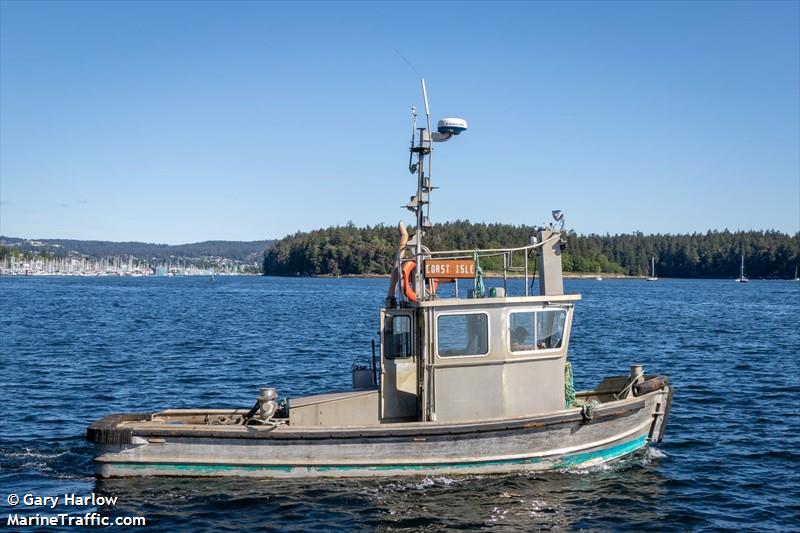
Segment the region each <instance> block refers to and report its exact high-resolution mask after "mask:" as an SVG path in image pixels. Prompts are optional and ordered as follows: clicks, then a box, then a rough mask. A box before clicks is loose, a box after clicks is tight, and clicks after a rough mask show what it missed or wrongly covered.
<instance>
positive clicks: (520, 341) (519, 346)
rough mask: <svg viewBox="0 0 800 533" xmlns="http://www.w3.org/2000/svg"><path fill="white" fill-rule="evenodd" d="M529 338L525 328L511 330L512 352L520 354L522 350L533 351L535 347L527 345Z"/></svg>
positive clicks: (519, 327) (518, 327)
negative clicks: (526, 341) (526, 340)
mask: <svg viewBox="0 0 800 533" xmlns="http://www.w3.org/2000/svg"><path fill="white" fill-rule="evenodd" d="M526 338H528V330H527V329H525V327H524V326H517V327H516V328H514V329H512V330H511V351H512V352H519V351H522V350H532V349H533V348H534V346H533V345H532V344H531V345H527V344H525V339H526Z"/></svg>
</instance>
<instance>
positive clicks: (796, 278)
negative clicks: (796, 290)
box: [792, 267, 800, 281]
mask: <svg viewBox="0 0 800 533" xmlns="http://www.w3.org/2000/svg"><path fill="white" fill-rule="evenodd" d="M792 281H800V278H798V277H797V267H794V279H793V280H792Z"/></svg>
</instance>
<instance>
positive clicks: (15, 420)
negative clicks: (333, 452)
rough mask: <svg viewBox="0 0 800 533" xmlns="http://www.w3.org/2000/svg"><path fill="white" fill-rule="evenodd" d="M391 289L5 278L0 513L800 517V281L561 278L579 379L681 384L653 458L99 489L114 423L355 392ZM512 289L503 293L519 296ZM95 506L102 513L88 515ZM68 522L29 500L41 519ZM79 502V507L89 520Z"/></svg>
mask: <svg viewBox="0 0 800 533" xmlns="http://www.w3.org/2000/svg"><path fill="white" fill-rule="evenodd" d="M386 284H387V281H386V280H382V279H378V280H361V279H341V280H335V279H276V278H262V277H246V278H218V279H217V281H216V282H213V283H212V282H211V281H209V279H208V278H203V279H199V278H133V279H111V278H91V279H80V278H0V335H2V344H1V345H0V390H2V400H3V404H2V405H3V409H2V424H0V495H1V496H2V503H0V520H2V524H3V525H4V526H5V524H6V517H7V514H8V512H9V510H10V508H9V506H8V505H7V503H6V496H7V494H8V493H10V492H16V493H19V494H20V495H21V494H24V493H26V492H32V493H35V494H37V495H42V496H53V495H63V494H64V493H65V492H67V493H72V492H77V493H81V494H84V493H91V492H92V491H94V492H97V493H99V494H103V495H111V496H117V497H118V498H119V503H118V505H117V506H116V507H113V508H110V507H106V508H100V509H99V510H100V511H101V512H103V513H107V514H111V515H114V514H116V515H143V516H145V517H146V518H147V520H148V527H147V530H148V531H156V530H164V531H192V532H199V531H249V530H280V531H292V530H297V531H302V530H309V529H317V530H329V529H336V530H426V531H439V530H445V529H455V528H460V529H484V528H492V527H497V528H500V529H504V528H505V529H508V530H515V529H516V530H536V529H557V530H563V529H567V530H575V529H589V530H615V531H618V530H640V529H644V528H647V529H653V528H656V529H659V530H680V531H685V530H698V531H699V530H724V529H731V530H733V529H736V530H740V531H741V530H759V531H764V530H775V531H785V530H788V529H795V530H796V529H797V528H798V524H800V474H798V468H799V467H800V407H799V405H800V377H799V376H800V368H798V366H799V365H798V352H800V283H792V282H779V281H772V282H767V281H763V282H759V281H754V282H751V283H749V284H747V285H740V284H737V283H734V282H733V281H731V280H725V281H677V280H676V281H670V280H661V281H659V282H657V283H646V282H644V281H631V280H625V281H623V280H619V281H615V280H605V281H602V282H597V281H594V280H586V281H567V283H566V285H567V290H568V291H569V292H580V293H582V294H583V297H584V301H582V302H579V304H578V308H577V312H576V317H575V324H574V329H573V333H574V334H573V339H572V344H571V356H570V357H571V360H572V363H573V366H574V368H575V378H576V382H577V383H576V385H577V386H579V387H580V388H588V387H591V386H593V385H594V384H595V383H596V382H597V381H598V380H599V379H600V378H601V377H602V376H603V375H606V374H624V373H627V371H628V365H629V364H630V363H634V362H639V363H643V364H645V368H646V369H647V370H648V371H650V372H663V373H667V374H669V375H670V378H671V380H672V382H673V383H674V384H675V386H676V389H677V393H676V398H675V403H674V405H673V411H672V415H671V418H670V423H669V426H668V428H667V435H666V438H665V441H664V443H663V445H662V446H660V447H659V448H657V449H651V450H648V451H642V452H638V453H637V454H635V455H633V456H631V457H630V458H627V459H624V460H622V461H618V462H616V463H614V464H612V465H610V466H604V467H598V468H595V469H589V470H578V471H567V472H557V473H549V474H544V475H542V474H536V475H532V474H525V475H507V476H473V477H458V476H453V477H425V478H423V477H420V478H408V479H384V480H369V481H348V480H329V481H270V480H247V479H244V480H243V479H221V480H207V479H131V480H112V481H98V480H95V479H94V478H93V477H92V469H91V458H92V448H91V447H90V445H88V444H87V443H85V442H84V440H83V435H84V431H85V427H86V426H87V425H88V424H89V423H90V422H92V421H93V420H95V419H97V418H99V417H101V416H103V415H105V414H107V413H109V412H115V411H149V410H158V409H162V408H165V407H192V406H209V407H249V406H250V405H252V403H253V401H254V399H255V396H256V395H257V392H258V387H259V386H261V385H267V384H269V385H274V386H277V387H278V389H279V393H280V394H282V395H288V396H291V395H295V394H305V393H315V392H321V391H324V390H326V389H337V388H339V389H341V388H347V387H349V380H350V376H349V372H350V365H351V364H352V362H353V361H354V360H363V361H366V360H367V359H368V356H369V353H370V348H369V343H370V340H371V339H373V338H375V337H376V330H377V327H378V325H377V308H378V307H379V306H380V305H381V303H382V300H383V296H384V293H385V288H386ZM520 287H521V285H518V286H517V287H516V290H517V291H519V290H520ZM89 510H93V509H89ZM59 511H61V512H65V511H73V512H74V509H72V508H64V507H59V508H57V509H56V510H52V511H51V510H46V511H45V510H38V512H39V513H40V514H56V513H57V512H59ZM80 511H82V512H85V511H86V508H80Z"/></svg>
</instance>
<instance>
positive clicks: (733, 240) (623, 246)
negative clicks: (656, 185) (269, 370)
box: [264, 221, 800, 278]
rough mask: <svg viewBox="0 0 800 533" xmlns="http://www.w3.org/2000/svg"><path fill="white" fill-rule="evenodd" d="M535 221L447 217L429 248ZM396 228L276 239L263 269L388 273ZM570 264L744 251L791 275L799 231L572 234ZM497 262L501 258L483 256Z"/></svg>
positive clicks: (642, 262) (494, 266) (778, 273)
mask: <svg viewBox="0 0 800 533" xmlns="http://www.w3.org/2000/svg"><path fill="white" fill-rule="evenodd" d="M533 233H534V229H533V228H532V227H530V226H512V225H508V224H482V223H481V224H473V223H471V222H469V221H456V222H448V223H445V224H440V225H437V226H435V227H434V228H433V229H431V230H430V231H429V232H428V236H427V237H426V241H425V242H426V245H427V246H429V247H430V248H431V249H435V250H436V249H438V250H442V249H451V250H452V249H474V248H497V247H503V246H521V245H523V244H525V243H527V242H528V239H529V237H530V236H531V235H533ZM396 240H397V230H396V229H395V228H394V227H389V226H383V225H379V226H373V227H370V226H367V227H365V228H358V227H355V226H353V225H352V224H350V225H347V226H339V227H331V228H327V229H319V230H316V231H311V232H307V233H296V234H294V235H290V236H287V237H285V238H283V239H281V240H279V241H277V242H276V243H275V244H274V245H273V246H272V247H271V248H270V249H269V250H267V252H266V253H265V254H264V273H265V274H267V275H279V276H287V275H288V276H295V275H301V276H310V275H342V274H344V275H348V274H351V275H360V274H387V273H389V271H390V268H391V264H392V261H393V259H394V254H395V243H396ZM567 243H568V248H567V251H566V252H565V254H564V269H565V270H566V271H568V272H576V273H581V272H583V273H591V272H597V271H598V270H600V271H602V272H611V273H619V274H626V275H630V276H637V275H646V274H647V273H648V271H649V268H650V267H649V264H650V258H651V257H655V258H656V270H657V274H658V275H659V276H661V277H681V278H733V277H736V276H737V275H738V272H739V263H740V261H741V256H742V254H744V256H745V263H746V270H747V275H748V276H749V277H752V278H762V277H763V278H787V277H792V276H793V275H794V270H795V267H796V266H797V265H798V263H800V234H795V235H794V236H790V235H786V234H784V233H781V232H778V231H738V232H730V231H709V232H706V233H693V234H690V235H661V234H659V235H644V234H642V233H634V234H624V235H577V234H576V233H574V232H569V233H568V234H567ZM482 266H483V268H484V269H485V270H499V269H500V268H501V265H500V263H499V262H496V261H494V262H493V261H491V260H486V261H484V262H482Z"/></svg>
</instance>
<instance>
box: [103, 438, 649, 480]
mask: <svg viewBox="0 0 800 533" xmlns="http://www.w3.org/2000/svg"><path fill="white" fill-rule="evenodd" d="M645 444H647V438H646V437H645V436H641V437H638V438H636V439H634V440H632V441H628V442H624V443H622V444H617V445H615V446H612V447H610V448H604V449H601V450H592V451H588V452H579V453H575V454H572V455H565V456H563V457H560V458H558V459H556V460H555V461H554V462H553V465H552V468H554V469H558V468H570V467H573V468H574V467H576V466H580V465H582V464H584V463H589V462H604V461H610V460H612V459H616V458H617V457H622V456H623V455H627V454H629V453H631V452H633V451H636V450H638V449H639V448H641V447H643V446H644V445H645ZM546 461H547V460H546V459H542V458H537V457H533V458H529V459H500V460H497V461H468V462H461V463H432V464H422V465H405V464H404V465H331V466H294V465H229V464H188V463H117V462H110V463H104V464H106V465H108V466H111V467H112V468H127V469H131V470H145V469H158V470H164V471H171V472H194V473H203V472H205V473H216V472H235V471H242V470H244V471H270V472H293V471H295V470H300V471H305V472H344V471H348V470H369V471H392V470H440V469H441V470H446V469H460V468H474V467H478V468H480V467H490V466H503V465H527V464H534V463H543V462H546Z"/></svg>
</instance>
